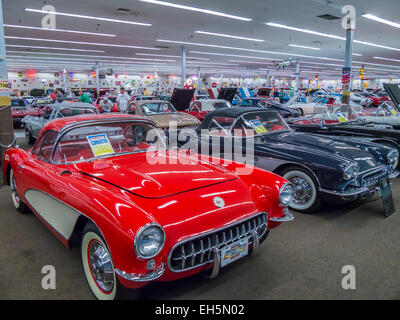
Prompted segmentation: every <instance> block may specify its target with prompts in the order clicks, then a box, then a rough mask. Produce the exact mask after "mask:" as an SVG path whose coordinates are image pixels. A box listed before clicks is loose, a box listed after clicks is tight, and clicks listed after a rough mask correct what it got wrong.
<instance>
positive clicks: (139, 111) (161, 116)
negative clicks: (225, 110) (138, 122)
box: [125, 100, 200, 130]
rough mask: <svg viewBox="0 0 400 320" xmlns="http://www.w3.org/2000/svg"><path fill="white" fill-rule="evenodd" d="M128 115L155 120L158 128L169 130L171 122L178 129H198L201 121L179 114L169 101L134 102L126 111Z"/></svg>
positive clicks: (185, 114) (188, 115)
mask: <svg viewBox="0 0 400 320" xmlns="http://www.w3.org/2000/svg"><path fill="white" fill-rule="evenodd" d="M125 113H127V114H134V115H138V116H141V117H144V118H147V119H150V120H153V121H154V122H155V124H156V126H157V128H161V129H163V130H168V128H169V125H170V122H175V123H176V127H177V129H181V128H184V127H193V128H195V127H197V126H198V125H199V124H200V121H199V120H198V119H197V118H196V117H195V116H192V115H190V114H187V113H182V112H177V111H176V110H175V108H174V106H173V105H172V104H171V103H169V102H168V101H161V100H154V101H132V102H130V103H129V104H128V108H127V109H126V112H125Z"/></svg>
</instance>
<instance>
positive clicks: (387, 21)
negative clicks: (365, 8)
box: [362, 13, 400, 28]
mask: <svg viewBox="0 0 400 320" xmlns="http://www.w3.org/2000/svg"><path fill="white" fill-rule="evenodd" d="M362 17H364V18H367V19H371V20H374V21H377V22H380V23H384V24H387V25H389V26H392V27H395V28H400V23H396V22H393V21H389V20H386V19H382V18H379V17H377V16H374V15H373V14H369V13H367V14H363V15H362Z"/></svg>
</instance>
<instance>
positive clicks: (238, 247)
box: [221, 238, 250, 267]
mask: <svg viewBox="0 0 400 320" xmlns="http://www.w3.org/2000/svg"><path fill="white" fill-rule="evenodd" d="M249 239H250V238H245V239H242V240H239V241H236V242H234V243H232V244H230V245H229V246H226V247H225V248H222V249H221V267H225V266H226V265H228V264H230V263H232V262H234V261H236V260H238V259H240V258H243V257H245V256H247V254H248V253H249Z"/></svg>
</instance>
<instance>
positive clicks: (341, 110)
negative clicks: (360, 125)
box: [322, 105, 365, 124]
mask: <svg viewBox="0 0 400 320" xmlns="http://www.w3.org/2000/svg"><path fill="white" fill-rule="evenodd" d="M360 117H365V113H364V112H363V109H362V107H361V106H350V105H337V106H333V107H330V108H328V109H326V112H325V113H324V115H323V117H322V118H323V120H324V122H325V124H339V123H348V122H352V121H359V120H360Z"/></svg>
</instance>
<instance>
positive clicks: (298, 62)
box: [296, 59, 300, 92]
mask: <svg viewBox="0 0 400 320" xmlns="http://www.w3.org/2000/svg"><path fill="white" fill-rule="evenodd" d="M299 77H300V60H299V59H297V63H296V92H297V91H299V89H300V83H299Z"/></svg>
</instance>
